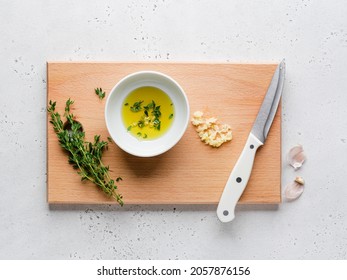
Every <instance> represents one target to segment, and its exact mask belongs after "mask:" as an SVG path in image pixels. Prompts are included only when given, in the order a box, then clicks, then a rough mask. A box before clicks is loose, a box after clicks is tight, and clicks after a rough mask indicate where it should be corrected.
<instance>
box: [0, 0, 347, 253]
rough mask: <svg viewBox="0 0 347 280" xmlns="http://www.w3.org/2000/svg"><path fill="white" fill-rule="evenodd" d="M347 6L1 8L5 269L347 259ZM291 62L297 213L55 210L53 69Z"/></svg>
mask: <svg viewBox="0 0 347 280" xmlns="http://www.w3.org/2000/svg"><path fill="white" fill-rule="evenodd" d="M346 14H347V5H346V3H345V1H343V0H336V1H323V0H320V1H308V0H295V1H284V0H280V1H265V0H263V1H250V0H236V1H170V0H160V1H159V0H158V1H149V0H148V1H105V0H102V1H91V0H88V1H74V2H71V1H66V0H64V1H42V0H40V1H18V0H13V1H4V0H0V42H1V44H0V62H1V64H0V65H1V67H0V81H1V82H0V175H1V180H0V190H1V194H0V258H1V259H346V258H347V255H346V251H347V218H346V212H347V203H346V199H347V185H346V171H347V170H346V166H347V79H346V65H347V21H346ZM283 57H285V58H286V61H287V80H286V84H285V90H284V93H283V124H282V125H283V151H282V153H283V159H284V158H285V155H286V153H287V151H288V150H289V148H290V147H292V146H293V145H295V144H297V143H300V144H302V145H303V146H304V149H305V151H306V153H307V156H308V160H307V162H306V163H305V164H304V166H303V168H302V169H300V170H299V171H296V172H294V170H293V169H292V168H290V167H289V166H287V164H286V163H285V161H284V160H283V163H282V174H283V178H282V184H283V186H284V185H286V184H287V183H288V182H290V181H291V180H292V179H293V178H294V177H295V176H297V175H302V176H303V177H304V178H305V180H306V188H305V192H304V194H303V195H302V197H301V198H300V199H298V200H297V201H295V202H291V203H288V202H286V201H284V203H283V204H281V205H280V206H278V207H273V206H242V207H239V208H238V210H237V218H236V220H235V221H234V222H233V223H230V224H221V223H220V222H219V221H218V219H217V217H216V214H215V206H177V205H169V206H125V207H124V208H123V209H120V208H119V207H116V206H90V205H89V206H55V207H49V206H48V205H47V203H46V125H45V124H46V83H47V81H46V61H48V60H61V61H220V62H278V61H280V60H281V59H282V58H283Z"/></svg>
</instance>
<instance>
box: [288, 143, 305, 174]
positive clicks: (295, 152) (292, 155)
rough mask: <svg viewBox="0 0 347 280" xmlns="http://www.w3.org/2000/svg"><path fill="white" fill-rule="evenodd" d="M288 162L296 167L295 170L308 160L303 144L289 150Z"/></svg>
mask: <svg viewBox="0 0 347 280" xmlns="http://www.w3.org/2000/svg"><path fill="white" fill-rule="evenodd" d="M287 160H288V163H289V164H290V165H291V166H293V167H294V169H295V170H297V169H299V168H300V167H301V166H302V164H303V163H304V161H305V160H306V156H305V153H304V149H303V147H302V146H301V145H298V146H295V147H293V148H291V149H290V150H289V153H288V156H287Z"/></svg>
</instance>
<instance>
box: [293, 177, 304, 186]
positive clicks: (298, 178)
mask: <svg viewBox="0 0 347 280" xmlns="http://www.w3.org/2000/svg"><path fill="white" fill-rule="evenodd" d="M294 181H295V182H297V183H298V184H300V185H304V184H305V180H304V178H302V177H296V178H295V180H294Z"/></svg>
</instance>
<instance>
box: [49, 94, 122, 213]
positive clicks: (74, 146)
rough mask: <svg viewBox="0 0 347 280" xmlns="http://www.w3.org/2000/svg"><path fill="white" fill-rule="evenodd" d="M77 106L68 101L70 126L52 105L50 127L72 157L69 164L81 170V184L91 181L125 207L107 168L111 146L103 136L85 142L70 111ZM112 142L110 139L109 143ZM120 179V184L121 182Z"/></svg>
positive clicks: (67, 112)
mask: <svg viewBox="0 0 347 280" xmlns="http://www.w3.org/2000/svg"><path fill="white" fill-rule="evenodd" d="M73 103H74V101H73V100H71V99H70V98H69V99H68V100H67V101H66V105H65V112H64V117H65V118H66V120H67V122H66V123H65V124H64V123H63V121H62V120H61V116H60V114H59V113H57V112H56V111H55V106H56V102H53V101H51V100H50V101H49V107H48V109H47V110H48V113H49V114H50V117H51V120H50V123H51V124H52V125H53V128H54V131H55V133H56V135H57V137H58V140H59V144H60V146H61V147H62V148H63V149H65V150H66V151H67V152H68V154H69V159H68V161H69V163H70V164H71V165H72V166H73V168H75V169H77V170H78V171H77V173H78V174H79V175H80V176H81V181H84V180H88V181H91V182H93V183H94V184H95V185H97V186H98V187H99V188H100V189H102V190H103V192H104V193H105V194H106V195H108V196H109V197H112V198H114V199H115V200H116V201H117V202H118V203H119V204H120V205H121V206H123V201H122V195H120V194H119V193H118V192H117V189H118V188H117V186H116V185H115V181H114V180H113V179H111V177H110V174H109V170H110V169H109V166H105V165H104V164H103V163H102V161H101V158H102V154H103V151H104V150H105V149H106V148H107V145H108V143H107V142H106V141H101V140H100V135H95V136H94V142H88V141H86V140H85V132H84V131H83V130H82V125H81V124H80V123H79V122H78V121H76V120H75V117H74V115H73V114H72V113H71V110H70V107H71V105H72V104H73ZM109 140H110V139H109ZM121 180H122V178H121V177H118V178H117V179H116V182H119V181H121Z"/></svg>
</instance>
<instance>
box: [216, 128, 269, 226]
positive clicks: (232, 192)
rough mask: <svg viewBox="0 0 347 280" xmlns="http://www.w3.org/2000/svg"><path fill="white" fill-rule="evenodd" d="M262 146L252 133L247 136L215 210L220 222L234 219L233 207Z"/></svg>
mask: <svg viewBox="0 0 347 280" xmlns="http://www.w3.org/2000/svg"><path fill="white" fill-rule="evenodd" d="M261 145H263V143H262V142H260V141H259V140H258V139H257V138H256V137H255V136H254V135H253V134H252V133H251V134H250V135H249V136H248V140H247V142H246V145H245V147H244V148H243V151H242V153H241V155H240V157H239V159H238V161H237V162H236V165H235V167H234V169H233V171H232V172H231V174H230V176H229V179H228V181H227V183H226V185H225V188H224V191H223V194H222V197H221V199H220V201H219V204H218V208H217V216H218V218H219V220H221V221H222V222H224V223H226V222H230V221H232V220H233V219H234V217H235V214H234V212H235V206H236V204H237V202H238V201H239V199H240V197H241V195H242V193H243V191H244V189H245V187H246V186H247V182H248V180H249V177H250V176H251V172H252V167H253V162H254V156H255V153H256V151H257V149H258V148H259V147H260V146H261Z"/></svg>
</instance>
